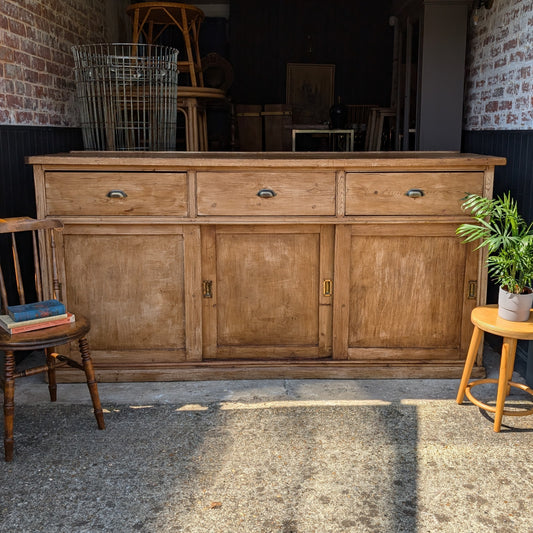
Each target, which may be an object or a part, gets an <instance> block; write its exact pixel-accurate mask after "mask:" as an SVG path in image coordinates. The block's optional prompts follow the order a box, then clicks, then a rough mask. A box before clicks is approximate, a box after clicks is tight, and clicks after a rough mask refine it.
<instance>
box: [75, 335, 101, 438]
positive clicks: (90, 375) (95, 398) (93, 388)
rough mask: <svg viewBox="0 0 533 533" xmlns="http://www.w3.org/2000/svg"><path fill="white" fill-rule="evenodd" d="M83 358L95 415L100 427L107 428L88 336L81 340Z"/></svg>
mask: <svg viewBox="0 0 533 533" xmlns="http://www.w3.org/2000/svg"><path fill="white" fill-rule="evenodd" d="M78 342H79V346H80V353H81V360H82V362H83V369H84V370H85V376H86V377H87V386H88V387H89V393H90V394H91V400H92V402H93V410H94V416H95V418H96V422H97V424H98V429H105V422H104V413H103V411H102V406H101V404H100V396H99V395H98V385H97V384H96V379H95V377H94V369H93V362H92V359H91V354H90V352H89V343H88V342H87V339H86V338H82V339H80V340H79V341H78Z"/></svg>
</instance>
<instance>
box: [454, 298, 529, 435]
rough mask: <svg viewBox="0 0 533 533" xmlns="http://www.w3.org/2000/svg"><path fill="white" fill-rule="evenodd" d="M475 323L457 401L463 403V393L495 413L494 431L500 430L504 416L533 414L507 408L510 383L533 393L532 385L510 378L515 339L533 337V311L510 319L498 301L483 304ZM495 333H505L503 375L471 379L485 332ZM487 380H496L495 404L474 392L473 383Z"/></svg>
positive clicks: (502, 334)
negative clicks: (526, 317)
mask: <svg viewBox="0 0 533 533" xmlns="http://www.w3.org/2000/svg"><path fill="white" fill-rule="evenodd" d="M471 320H472V324H474V332H473V334H472V340H471V341H470V347H469V349H468V355H467V357H466V362H465V367H464V370H463V377H462V378H461V384H460V385H459V392H458V393H457V403H458V404H461V403H463V399H464V396H465V394H466V396H467V397H468V399H469V400H470V401H471V402H472V403H473V404H474V405H477V406H478V407H481V408H482V409H485V410H486V411H489V412H491V413H494V431H496V432H499V431H500V428H501V425H502V417H503V415H506V416H526V415H530V414H533V409H529V410H520V411H510V410H506V409H505V398H506V396H507V395H508V394H509V392H510V390H511V387H516V388H518V389H521V390H523V391H526V392H528V393H529V394H531V395H533V389H531V388H530V387H528V386H527V385H523V384H521V383H515V382H513V381H511V378H512V376H513V368H514V359H515V353H516V343H517V341H518V339H522V340H533V313H532V314H531V316H530V318H529V320H528V321H527V322H510V321H509V320H504V319H503V318H500V317H499V316H498V306H497V305H484V306H481V307H476V308H475V309H474V310H473V311H472V315H471ZM483 331H485V332H487V333H492V334H493V335H499V336H500V337H503V345H502V353H501V361H500V375H499V377H498V379H490V378H487V379H478V380H475V381H469V380H470V374H471V372H472V367H473V366H474V362H475V359H476V355H477V351H478V349H479V345H480V343H481V338H482V337H483V334H482V332H483ZM484 383H497V384H498V393H497V396H496V407H492V406H490V405H487V404H486V403H483V402H480V401H479V400H478V399H476V398H474V396H473V395H472V391H471V389H472V387H475V386H476V385H482V384H484Z"/></svg>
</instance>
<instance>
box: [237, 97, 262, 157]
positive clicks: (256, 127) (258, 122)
mask: <svg viewBox="0 0 533 533" xmlns="http://www.w3.org/2000/svg"><path fill="white" fill-rule="evenodd" d="M262 108H263V106H262V105H245V104H238V105H236V106H235V114H236V115H237V129H238V139H239V149H240V150H241V151H243V152H261V151H262V150H263V119H262V117H261V111H262Z"/></svg>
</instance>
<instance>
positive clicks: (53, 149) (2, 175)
mask: <svg viewBox="0 0 533 533" xmlns="http://www.w3.org/2000/svg"><path fill="white" fill-rule="evenodd" d="M0 146H1V147H2V148H1V150H0V217H14V216H35V214H36V213H35V191H34V187H33V169H32V167H31V166H28V165H26V164H25V163H24V158H25V157H26V156H30V155H40V154H53V153H57V152H68V151H70V150H83V141H82V136H81V130H80V129H78V128H61V127H57V128H56V127H38V126H9V125H0Z"/></svg>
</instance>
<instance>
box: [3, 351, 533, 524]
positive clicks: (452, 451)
mask: <svg viewBox="0 0 533 533" xmlns="http://www.w3.org/2000/svg"><path fill="white" fill-rule="evenodd" d="M485 359H486V365H487V368H488V373H489V375H495V374H497V363H498V356H497V355H496V354H494V353H493V352H492V351H491V350H490V349H489V348H488V347H486V358H485ZM515 379H516V380H517V381H522V380H521V379H520V377H519V376H515ZM457 386H458V380H261V381H212V382H175V383H127V384H125V383H123V384H112V383H102V384H100V385H99V390H100V397H101V400H102V404H103V406H104V408H105V411H106V413H105V417H106V424H107V428H106V430H105V431H98V430H97V429H96V423H95V420H94V418H93V416H92V412H91V408H90V400H89V395H88V391H87V388H86V386H85V385H83V384H60V385H59V386H58V402H57V403H56V404H51V403H50V402H49V401H48V391H47V386H46V384H45V383H44V382H43V380H42V376H34V377H31V378H25V379H21V380H18V381H17V384H16V412H15V458H14V460H13V462H11V463H0V479H1V480H2V485H3V490H2V496H1V498H0V531H17V532H22V531H24V532H25V531H27V532H35V531H47V532H48V531H54V532H55V531H65V532H69V533H72V532H98V531H113V532H122V531H124V532H130V531H146V532H166V531H169V532H170V531H182V532H190V533H196V532H198V533H205V532H222V533H237V532H243V533H248V532H250V533H255V532H264V533H270V532H280V533H308V532H309V533H310V532H317V533H325V532H332V533H337V532H344V531H347V532H372V533H373V532H384V533H389V532H406V533H408V532H409V533H410V532H424V533H425V532H427V533H430V532H431V533H433V532H439V533H440V532H443V533H445V532H469V533H475V532H485V531H486V532H491V533H492V532H511V531H517V530H520V531H525V532H533V462H532V461H531V460H530V453H531V444H532V439H533V417H520V418H519V417H504V426H503V428H502V432H501V433H499V434H496V433H494V432H493V431H492V415H489V414H486V413H485V412H484V411H481V410H480V409H478V408H477V407H475V406H473V405H471V404H469V403H468V402H466V403H465V404H464V405H462V406H459V405H457V404H456V403H455V396H456V393H457ZM494 394H495V391H494V388H493V387H492V386H486V387H483V388H482V387H479V393H477V395H478V397H480V399H489V398H492V397H494ZM508 402H509V403H511V404H514V405H517V406H519V407H523V406H525V405H528V406H530V403H531V402H530V401H529V400H527V398H526V397H525V395H524V393H522V392H520V391H518V392H517V393H514V392H513V394H512V395H511V397H510V398H509V399H508ZM54 501H55V503H53V502H54Z"/></svg>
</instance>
